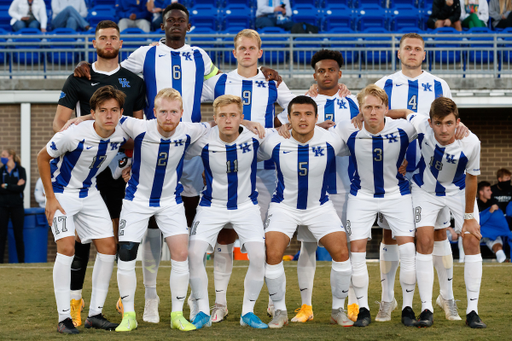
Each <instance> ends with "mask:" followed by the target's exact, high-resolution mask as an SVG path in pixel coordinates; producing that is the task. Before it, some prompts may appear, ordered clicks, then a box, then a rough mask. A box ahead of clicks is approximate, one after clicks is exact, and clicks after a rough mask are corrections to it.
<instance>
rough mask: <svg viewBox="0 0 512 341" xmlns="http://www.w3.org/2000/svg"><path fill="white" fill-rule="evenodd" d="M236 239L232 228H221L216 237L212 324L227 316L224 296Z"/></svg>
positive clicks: (231, 268)
mask: <svg viewBox="0 0 512 341" xmlns="http://www.w3.org/2000/svg"><path fill="white" fill-rule="evenodd" d="M236 238H237V234H236V232H235V230H234V229H233V228H223V229H222V230H221V231H220V233H219V235H218V237H217V244H216V245H215V253H214V257H213V280H214V284H215V305H214V306H213V309H212V315H211V317H212V322H221V321H222V320H224V318H225V317H226V316H227V315H228V307H227V305H228V303H227V300H226V294H227V290H228V284H229V279H230V278H231V272H232V271H233V247H234V245H235V241H236Z"/></svg>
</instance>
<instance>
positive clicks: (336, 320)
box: [331, 308, 354, 327]
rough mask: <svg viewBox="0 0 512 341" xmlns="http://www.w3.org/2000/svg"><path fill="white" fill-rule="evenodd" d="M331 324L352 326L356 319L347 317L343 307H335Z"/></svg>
mask: <svg viewBox="0 0 512 341" xmlns="http://www.w3.org/2000/svg"><path fill="white" fill-rule="evenodd" d="M331 324H339V325H340V326H343V327H352V326H353V325H354V321H352V320H351V319H349V318H348V317H347V314H345V310H343V308H338V309H333V310H332V312H331Z"/></svg>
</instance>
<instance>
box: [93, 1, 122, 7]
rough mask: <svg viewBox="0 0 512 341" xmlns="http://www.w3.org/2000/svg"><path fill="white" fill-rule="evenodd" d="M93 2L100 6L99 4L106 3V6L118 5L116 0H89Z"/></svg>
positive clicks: (94, 4)
mask: <svg viewBox="0 0 512 341" xmlns="http://www.w3.org/2000/svg"><path fill="white" fill-rule="evenodd" d="M89 1H90V2H91V5H93V6H98V5H106V6H112V7H114V6H115V5H116V0H89Z"/></svg>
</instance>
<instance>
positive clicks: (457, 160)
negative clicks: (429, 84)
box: [407, 114, 480, 196]
mask: <svg viewBox="0 0 512 341" xmlns="http://www.w3.org/2000/svg"><path fill="white" fill-rule="evenodd" d="M407 119H408V120H409V122H411V123H412V125H413V126H414V128H416V131H417V133H418V142H419V145H420V148H421V160H420V163H419V165H418V168H419V172H418V173H417V174H415V175H414V176H413V181H414V183H415V184H417V185H418V186H419V187H420V188H421V189H423V190H425V191H426V192H428V193H432V194H435V195H437V196H446V195H450V194H454V193H457V192H459V191H461V190H463V189H464V188H465V187H466V172H467V173H468V174H471V175H475V176H478V175H480V140H479V139H478V137H477V136H476V135H475V134H473V133H470V134H469V136H466V137H464V138H463V139H462V140H455V141H454V142H453V143H450V144H449V145H447V146H443V145H441V144H440V143H438V142H437V140H436V138H435V136H434V130H432V128H430V125H429V123H428V118H427V117H425V116H424V115H417V114H410V115H408V116H407Z"/></svg>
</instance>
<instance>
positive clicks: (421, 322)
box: [416, 309, 434, 328]
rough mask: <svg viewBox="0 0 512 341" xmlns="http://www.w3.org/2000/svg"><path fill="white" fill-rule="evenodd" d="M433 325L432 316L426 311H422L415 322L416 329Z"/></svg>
mask: <svg viewBox="0 0 512 341" xmlns="http://www.w3.org/2000/svg"><path fill="white" fill-rule="evenodd" d="M433 324H434V314H433V313H432V312H431V311H430V310H428V309H425V310H423V311H422V312H421V314H420V316H419V317H418V320H417V321H416V327H418V328H421V327H431V326H432V325H433Z"/></svg>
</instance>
